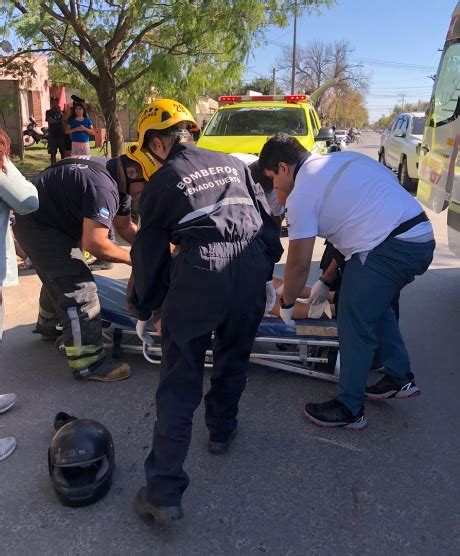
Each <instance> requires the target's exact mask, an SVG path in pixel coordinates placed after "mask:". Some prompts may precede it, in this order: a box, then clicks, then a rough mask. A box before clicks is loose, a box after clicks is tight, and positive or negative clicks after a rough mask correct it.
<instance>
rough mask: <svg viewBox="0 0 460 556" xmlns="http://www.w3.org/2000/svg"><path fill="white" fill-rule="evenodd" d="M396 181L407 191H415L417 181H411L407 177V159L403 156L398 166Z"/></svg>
mask: <svg viewBox="0 0 460 556" xmlns="http://www.w3.org/2000/svg"><path fill="white" fill-rule="evenodd" d="M398 179H399V183H400V184H401V185H402V186H403V187H404V189H406V190H407V191H415V190H416V189H417V182H418V180H413V179H412V178H410V177H409V173H408V171H407V158H406V157H405V156H404V157H403V159H402V160H401V164H400V165H399V169H398Z"/></svg>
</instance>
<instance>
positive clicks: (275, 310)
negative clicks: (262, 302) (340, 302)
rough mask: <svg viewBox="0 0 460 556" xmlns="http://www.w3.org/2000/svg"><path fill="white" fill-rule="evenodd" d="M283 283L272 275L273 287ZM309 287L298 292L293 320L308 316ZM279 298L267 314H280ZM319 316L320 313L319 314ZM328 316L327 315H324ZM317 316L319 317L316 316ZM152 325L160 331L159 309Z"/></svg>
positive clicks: (331, 307) (332, 303) (333, 308)
mask: <svg viewBox="0 0 460 556" xmlns="http://www.w3.org/2000/svg"><path fill="white" fill-rule="evenodd" d="M283 284H284V282H283V280H282V279H281V278H278V276H273V285H274V286H275V289H276V290H278V291H280V288H281V286H282V285H283ZM310 292H311V288H310V287H309V286H305V287H304V289H303V290H302V293H301V294H300V297H299V298H298V299H297V301H296V302H295V305H294V313H293V315H292V318H293V319H294V320H300V319H307V318H309V313H310V303H309V302H308V298H309V297H310ZM280 298H281V293H278V292H277V294H276V301H275V304H274V306H273V307H272V309H271V310H270V312H269V314H270V315H272V316H274V317H279V316H280ZM333 300H334V292H330V293H329V295H328V301H329V303H330V309H331V314H332V316H334V315H335V305H334V302H333ZM320 316H321V315H320ZM326 316H328V315H326ZM317 318H319V317H317ZM153 326H154V329H155V331H156V332H158V333H159V334H160V333H161V318H160V311H155V312H154V315H153Z"/></svg>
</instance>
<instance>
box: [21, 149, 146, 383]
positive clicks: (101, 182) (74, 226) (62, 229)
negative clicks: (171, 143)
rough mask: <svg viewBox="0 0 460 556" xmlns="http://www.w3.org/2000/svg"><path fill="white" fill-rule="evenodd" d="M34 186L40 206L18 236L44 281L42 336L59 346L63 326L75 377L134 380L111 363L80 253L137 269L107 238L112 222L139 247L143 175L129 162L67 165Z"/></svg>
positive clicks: (54, 168)
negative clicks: (133, 206)
mask: <svg viewBox="0 0 460 556" xmlns="http://www.w3.org/2000/svg"><path fill="white" fill-rule="evenodd" d="M128 168H129V171H128ZM133 171H134V172H135V174H136V175H135V176H133V175H132V173H133ZM130 176H131V177H130ZM34 183H35V185H36V187H37V189H38V197H39V201H40V207H39V209H38V210H37V211H36V212H34V213H33V214H30V215H26V216H20V215H18V216H17V217H16V224H15V227H14V231H15V234H16V237H17V238H18V241H19V242H20V244H21V245H22V246H23V248H24V250H25V251H26V252H27V254H28V255H29V257H30V258H31V260H32V263H33V265H34V268H35V270H36V271H37V274H38V276H39V277H40V280H41V281H42V289H41V292H40V307H39V315H38V322H37V328H36V332H38V333H40V334H41V335H42V337H44V338H49V339H55V338H56V337H57V335H58V334H59V332H57V330H56V325H57V324H58V323H59V322H60V323H61V325H62V326H63V331H62V341H63V344H64V347H65V353H66V355H67V361H68V364H69V366H70V368H71V369H72V371H73V376H74V378H76V379H89V380H98V381H106V382H109V381H116V380H123V379H125V378H128V377H129V376H130V375H131V371H130V368H129V366H128V365H127V364H125V363H111V362H109V361H107V360H106V355H105V352H104V349H103V347H102V325H101V315H100V305H99V299H98V295H97V288H96V284H95V282H94V277H93V275H92V273H91V271H90V269H89V268H88V266H87V265H86V262H85V259H84V256H83V253H82V249H83V250H86V251H89V252H90V253H91V254H93V255H94V256H96V257H98V258H100V259H103V260H107V261H112V262H120V263H125V264H128V265H130V264H131V259H130V255H129V251H127V250H125V249H123V248H121V247H118V246H117V245H115V244H114V243H113V242H112V241H111V240H110V239H109V237H108V234H109V229H110V227H111V226H112V223H113V226H114V228H115V230H116V231H117V232H118V233H119V235H120V236H121V237H122V238H123V239H124V240H125V241H127V242H128V243H130V244H132V243H133V241H134V237H135V235H136V231H137V228H136V226H135V225H134V223H133V222H132V221H131V215H130V203H131V197H130V195H133V196H136V195H139V194H140V192H141V191H142V189H143V187H144V183H145V180H144V178H143V177H142V172H141V168H140V166H139V165H137V164H136V163H135V162H134V161H131V160H130V159H128V158H127V157H126V156H125V155H123V156H122V157H120V158H118V159H111V160H108V159H105V158H97V157H86V158H85V157H83V158H67V159H65V160H63V161H60V162H58V163H57V164H55V165H53V166H50V167H49V168H47V169H46V170H44V171H43V172H41V173H40V174H39V175H38V176H37V177H36V178H35V180H34Z"/></svg>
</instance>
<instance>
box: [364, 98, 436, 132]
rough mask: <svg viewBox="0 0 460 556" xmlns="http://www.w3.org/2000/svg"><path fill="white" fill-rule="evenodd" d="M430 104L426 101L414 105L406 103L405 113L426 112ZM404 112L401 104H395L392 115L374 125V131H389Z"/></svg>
mask: <svg viewBox="0 0 460 556" xmlns="http://www.w3.org/2000/svg"><path fill="white" fill-rule="evenodd" d="M428 105H429V102H428V101H426V100H418V101H417V102H413V103H410V102H408V103H406V104H405V105H404V112H426V110H427V109H428ZM402 111H403V109H402V106H401V105H400V104H395V105H394V106H393V109H392V111H391V112H390V114H388V115H387V116H385V114H382V116H381V117H380V118H379V119H378V120H377V121H376V122H375V123H374V124H373V126H372V127H373V128H374V129H389V128H390V126H391V123H392V122H393V120H394V119H395V117H396V116H397V115H398V114H400V113H401V112H402Z"/></svg>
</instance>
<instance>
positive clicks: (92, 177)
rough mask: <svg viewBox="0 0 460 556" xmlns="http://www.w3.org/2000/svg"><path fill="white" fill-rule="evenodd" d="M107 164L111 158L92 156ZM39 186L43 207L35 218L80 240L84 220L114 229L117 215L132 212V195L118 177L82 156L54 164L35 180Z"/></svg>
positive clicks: (35, 214) (41, 205)
mask: <svg viewBox="0 0 460 556" xmlns="http://www.w3.org/2000/svg"><path fill="white" fill-rule="evenodd" d="M90 159H91V160H93V161H94V162H98V163H99V164H102V165H103V166H105V165H106V163H107V159H106V158H101V157H90ZM33 181H34V183H35V186H36V187H37V189H38V198H39V202H40V206H39V209H38V210H37V211H36V212H35V213H34V216H35V218H36V219H37V220H38V221H39V222H40V223H42V224H45V225H47V226H51V227H53V228H58V229H59V230H61V231H62V232H64V233H66V234H68V235H69V236H71V237H72V238H74V239H76V240H79V239H80V238H81V234H82V228H83V219H84V218H90V219H91V220H95V221H96V222H99V223H100V224H102V225H103V226H106V227H107V228H110V227H111V226H112V221H113V218H114V217H115V216H116V215H120V216H125V215H126V214H129V207H130V197H129V196H127V195H123V200H122V203H120V193H119V191H118V186H117V183H116V182H115V180H113V179H112V178H110V177H109V176H108V175H107V174H106V173H104V172H102V171H100V170H96V169H94V168H90V167H89V166H88V165H86V164H85V160H84V159H82V160H81V162H79V163H78V164H76V163H71V164H63V165H59V164H58V165H56V166H50V167H49V168H47V169H46V170H44V171H43V172H41V173H40V174H39V175H38V176H37V177H36V178H35V179H34V180H33Z"/></svg>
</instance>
